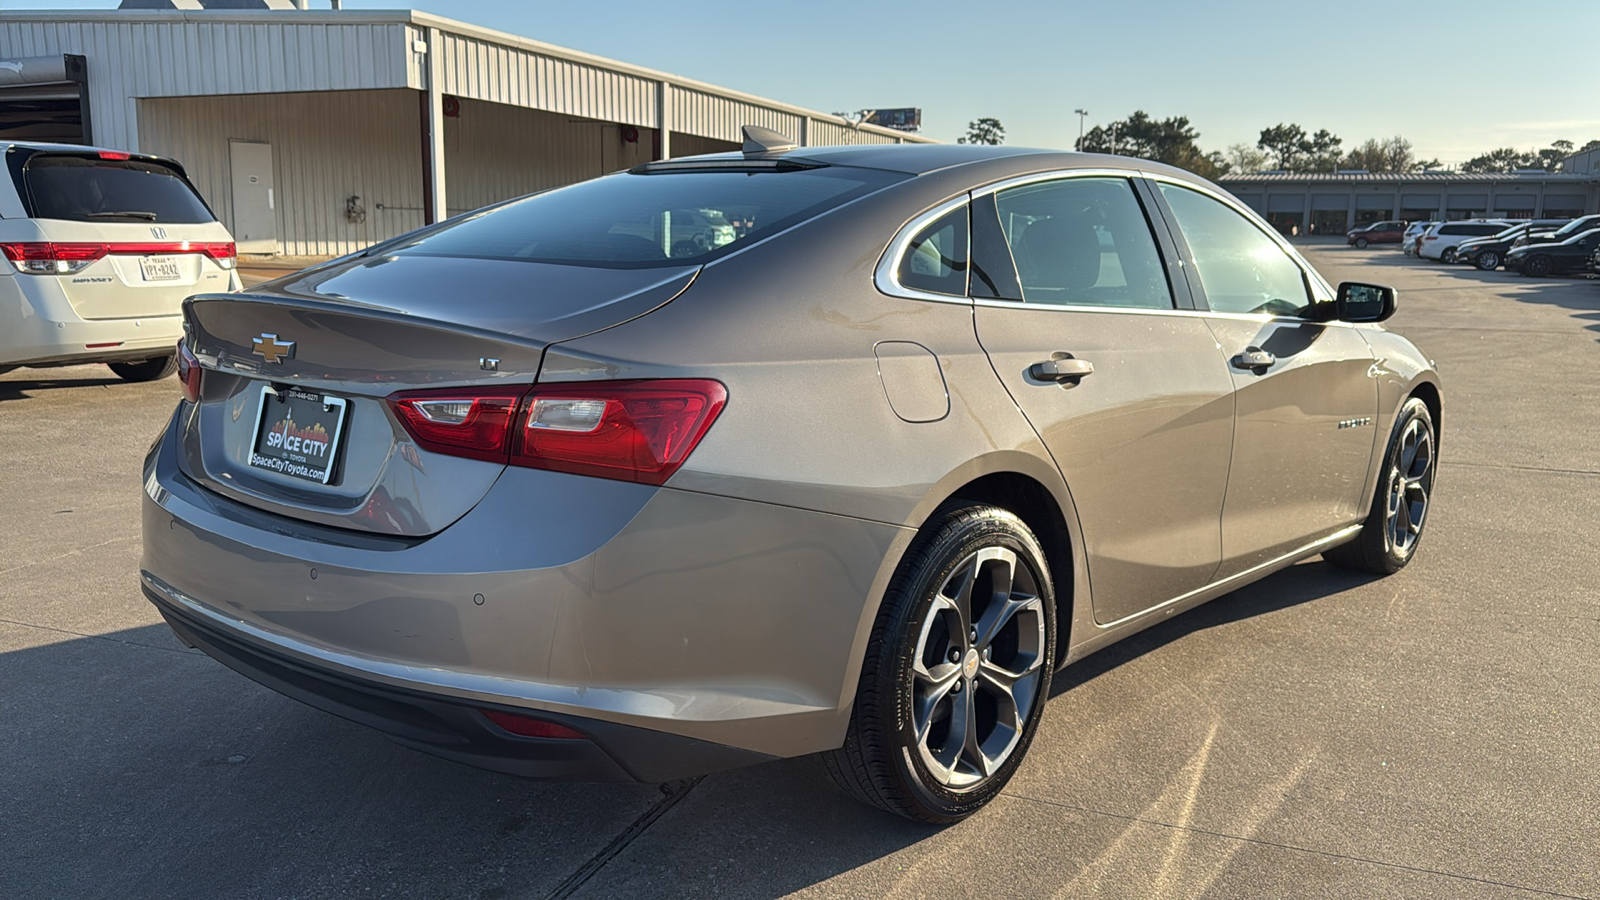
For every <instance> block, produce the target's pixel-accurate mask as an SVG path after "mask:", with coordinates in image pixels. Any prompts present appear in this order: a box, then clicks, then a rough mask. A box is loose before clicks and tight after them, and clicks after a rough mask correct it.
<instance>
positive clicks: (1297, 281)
mask: <svg viewBox="0 0 1600 900" xmlns="http://www.w3.org/2000/svg"><path fill="white" fill-rule="evenodd" d="M1158 184H1159V185H1160V188H1161V195H1162V196H1163V197H1165V198H1166V200H1167V205H1168V206H1170V207H1172V214H1173V215H1174V216H1175V217H1176V218H1177V220H1178V228H1179V230H1180V231H1182V232H1183V237H1184V240H1185V241H1187V242H1188V244H1189V252H1190V253H1191V254H1193V255H1194V266H1195V269H1196V270H1197V272H1198V274H1199V276H1200V284H1201V286H1202V287H1203V288H1205V293H1206V301H1207V302H1208V303H1209V304H1210V306H1211V308H1212V309H1213V310H1215V311H1217V312H1230V313H1267V314H1270V315H1274V316H1298V315H1302V314H1304V313H1305V312H1306V310H1307V309H1308V308H1309V307H1310V306H1311V296H1310V293H1309V292H1308V290H1307V288H1306V277H1305V273H1304V272H1302V271H1301V270H1300V266H1299V264H1298V263H1296V262H1295V261H1294V259H1292V258H1291V257H1290V256H1289V254H1288V253H1286V252H1284V250H1283V248H1282V247H1280V246H1278V244H1277V242H1276V241H1274V240H1272V239H1271V238H1269V237H1268V236H1267V235H1266V233H1265V232H1264V231H1262V230H1261V229H1260V228H1258V227H1256V225H1255V223H1253V222H1251V221H1250V220H1249V219H1247V218H1245V217H1244V216H1243V215H1240V214H1239V213H1238V212H1236V211H1235V210H1233V209H1231V208H1229V207H1228V205H1227V204H1225V203H1222V202H1221V201H1219V200H1215V199H1213V198H1211V197H1207V196H1206V195H1205V194H1202V193H1200V192H1199V191H1194V190H1190V189H1188V188H1184V187H1179V186H1177V185H1175V184H1168V183H1166V182H1158Z"/></svg>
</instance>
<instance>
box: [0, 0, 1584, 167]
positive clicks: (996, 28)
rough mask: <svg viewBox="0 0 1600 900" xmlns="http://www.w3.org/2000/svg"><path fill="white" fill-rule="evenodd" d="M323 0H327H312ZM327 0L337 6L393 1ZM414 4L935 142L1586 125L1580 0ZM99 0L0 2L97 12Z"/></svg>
mask: <svg viewBox="0 0 1600 900" xmlns="http://www.w3.org/2000/svg"><path fill="white" fill-rule="evenodd" d="M311 5H312V6H313V8H326V7H327V5H328V4H327V0H311ZM402 5H403V4H401V3H398V2H395V0H345V7H346V8H374V9H381V8H397V7H400V6H402ZM411 5H412V6H413V7H414V8H417V9H421V10H425V11H427V12H431V13H435V14H437V15H442V16H448V17H451V18H455V19H461V20H463V21H467V22H471V23H474V24H477V25H484V26H488V27H491V28H497V29H500V30H503V31H509V32H513V33H515V34H520V35H524V36H526V37H530V38H534V39H536V40H541V41H546V42H548V43H552V44H559V45H561V46H565V47H571V48H574V49H578V50H583V51H587V52H589V53H595V54H599V55H601V56H608V57H613V58H616V59H620V60H625V61H627V62H631V63H634V64H637V65H643V66H649V67H651V68H655V69H661V70H664V71H667V72H671V73H674V74H677V75H681V76H684V77H688V78H695V79H699V80H701V81H709V82H711V83H713V84H719V85H723V86H726V87H731V88H735V89H738V90H742V91H747V92H749V93H753V94H759V95H761V96H765V97H771V98H773V99H776V100H783V101H785V102H789V103H795V104H799V105H801V106H806V107H810V108H813V109H818V110H822V111H824V112H832V111H837V110H855V109H861V108H874V107H884V108H887V107H898V106H918V107H921V108H922V113H923V118H922V121H923V133H924V134H927V135H929V136H931V137H934V138H938V139H940V140H955V139H956V138H957V137H958V136H960V135H961V134H963V133H964V132H965V127H966V123H967V122H968V121H970V120H972V119H975V118H978V117H980V116H993V117H995V118H998V119H999V120H1000V121H1001V122H1002V123H1003V124H1004V125H1005V127H1006V132H1007V140H1006V143H1008V144H1015V145H1021V146H1039V147H1071V146H1072V142H1073V141H1074V140H1075V139H1076V138H1077V135H1078V116H1076V115H1074V114H1073V112H1072V111H1073V110H1074V109H1078V108H1083V109H1087V110H1088V111H1089V117H1088V124H1089V127H1091V128H1092V127H1094V125H1095V124H1097V123H1104V122H1108V121H1111V120H1113V119H1120V118H1123V117H1125V116H1127V115H1128V114H1129V113H1131V112H1133V111H1134V110H1135V109H1144V110H1145V111H1147V112H1149V113H1150V114H1151V115H1153V116H1156V117H1158V118H1165V117H1167V116H1172V115H1185V116H1188V117H1189V119H1190V121H1191V122H1192V123H1193V124H1194V126H1195V128H1197V129H1198V130H1199V131H1200V145H1201V147H1202V148H1203V149H1206V150H1221V149H1223V148H1225V147H1226V146H1227V145H1229V144H1233V143H1240V142H1243V143H1249V144H1254V143H1255V140H1256V137H1257V135H1258V134H1259V132H1260V131H1261V129H1262V128H1265V127H1268V126H1271V125H1275V124H1277V123H1279V122H1297V123H1299V124H1300V125H1302V126H1304V127H1305V128H1306V129H1307V130H1308V131H1315V130H1316V129H1318V128H1327V129H1329V130H1330V131H1332V132H1334V133H1335V134H1337V135H1339V136H1340V137H1342V138H1344V146H1345V147H1346V148H1347V149H1348V148H1349V147H1351V146H1353V145H1355V144H1358V143H1360V142H1361V141H1363V140H1365V139H1366V138H1369V137H1378V138H1383V137H1389V136H1392V135H1396V134H1400V135H1404V136H1405V137H1407V138H1409V139H1410V140H1411V141H1412V143H1413V144H1415V145H1416V152H1417V154H1418V156H1419V157H1421V158H1424V159H1427V158H1434V157H1437V158H1439V159H1441V160H1443V161H1444V162H1446V163H1460V162H1464V161H1465V160H1467V159H1469V158H1470V157H1472V156H1475V155H1477V154H1478V153H1481V152H1484V151H1487V150H1491V149H1494V148H1496V147H1505V146H1511V147H1517V148H1521V149H1532V148H1536V147H1544V146H1547V145H1548V144H1549V143H1550V142H1551V141H1553V140H1556V139H1558V138H1565V139H1567V140H1571V141H1574V142H1576V143H1577V144H1579V145H1580V146H1581V145H1582V144H1584V143H1585V142H1587V141H1589V140H1591V139H1597V138H1600V70H1597V69H1596V67H1595V62H1596V60H1600V0H1544V2H1541V3H1533V4H1518V3H1513V2H1507V0H1410V2H1386V0H1369V2H1366V3H1362V2H1360V0H1342V2H1328V0H1317V2H1307V0H1275V2H1267V0H1121V2H1117V0H1100V2H1082V0H1056V2H1044V0H988V2H981V0H980V2H972V0H968V2H951V0H917V2H894V3H874V2H870V0H853V2H852V0H804V2H778V3H757V2H750V0H746V2H727V0H691V2H686V0H673V2H663V0H652V2H643V0H593V2H585V0H563V2H537V0H413V3H412V4H411ZM115 6H116V2H115V0H54V2H50V0H43V2H41V0H0V8H4V9H22V8H56V9H60V8H83V9H93V8H101V9H104V8H112V7H115Z"/></svg>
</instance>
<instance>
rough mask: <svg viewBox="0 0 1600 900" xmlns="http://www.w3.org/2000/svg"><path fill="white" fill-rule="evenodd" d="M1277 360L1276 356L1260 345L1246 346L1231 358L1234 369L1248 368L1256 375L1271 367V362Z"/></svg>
mask: <svg viewBox="0 0 1600 900" xmlns="http://www.w3.org/2000/svg"><path fill="white" fill-rule="evenodd" d="M1277 361H1278V358H1277V357H1276V356H1273V355H1272V354H1271V353H1268V352H1267V351H1265V350H1263V349H1261V348H1260V347H1246V348H1245V350H1244V352H1243V353H1241V354H1239V355H1238V356H1235V357H1234V358H1233V359H1232V360H1231V362H1232V363H1233V367H1234V368H1235V369H1249V370H1251V371H1252V372H1255V373H1256V374H1257V375H1260V374H1261V373H1262V372H1264V371H1266V370H1267V369H1270V368H1272V364H1273V363H1275V362H1277Z"/></svg>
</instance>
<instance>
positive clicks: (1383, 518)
mask: <svg viewBox="0 0 1600 900" xmlns="http://www.w3.org/2000/svg"><path fill="white" fill-rule="evenodd" d="M1438 437H1439V435H1438V432H1437V431H1435V430H1434V424H1433V414H1432V413H1430V412H1429V411H1428V405H1427V404H1426V403H1423V402H1422V401H1421V400H1420V399H1418V398H1416V397H1412V398H1411V399H1409V400H1407V401H1406V405H1405V406H1403V407H1401V408H1400V415H1399V416H1398V417H1396V419H1395V423H1394V432H1393V435H1392V436H1391V437H1390V438H1389V449H1388V451H1387V452H1386V453H1385V454H1384V457H1383V469H1382V470H1381V473H1380V475H1379V477H1378V489H1377V493H1376V495H1375V496H1374V497H1373V498H1372V511H1371V512H1369V513H1368V514H1367V520H1366V522H1365V523H1363V524H1362V526H1361V532H1360V533H1359V534H1357V535H1356V538H1355V540H1353V541H1351V542H1349V543H1348V544H1340V545H1339V546H1337V547H1334V548H1332V549H1329V550H1325V551H1323V553H1322V558H1323V559H1326V560H1327V561H1328V562H1331V563H1333V564H1334V565H1336V566H1340V567H1342V568H1346V569H1354V570H1356V571H1358V572H1371V573H1373V574H1375V575H1390V574H1393V573H1395V572H1398V571H1400V570H1401V569H1403V568H1405V567H1406V564H1407V563H1409V562H1411V559H1412V557H1414V556H1416V554H1417V544H1418V543H1420V542H1421V540H1422V529H1423V526H1424V525H1425V524H1426V523H1427V516H1428V510H1429V509H1430V508H1431V506H1432V500H1433V473H1434V470H1435V468H1437V465H1436V464H1437V462H1438V460H1437V453H1436V450H1435V448H1436V447H1437V446H1438Z"/></svg>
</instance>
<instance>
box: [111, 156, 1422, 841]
mask: <svg viewBox="0 0 1600 900" xmlns="http://www.w3.org/2000/svg"><path fill="white" fill-rule="evenodd" d="M1394 302H1395V298H1394V293H1393V291H1391V290H1389V289H1387V288H1383V287H1380V286H1376V285H1364V284H1344V285H1340V286H1339V287H1338V288H1337V289H1335V288H1334V287H1332V286H1331V285H1329V284H1327V283H1326V282H1324V281H1323V279H1322V278H1321V277H1319V276H1318V275H1317V273H1316V272H1315V271H1314V270H1313V269H1312V268H1311V267H1310V266H1309V265H1307V264H1306V262H1305V261H1304V260H1303V259H1301V258H1300V256H1299V255H1298V254H1297V253H1296V252H1295V251H1294V250H1293V249H1292V248H1291V247H1290V246H1289V245H1288V244H1286V243H1285V242H1284V241H1283V240H1282V239H1281V238H1280V237H1279V236H1278V235H1277V234H1276V233H1275V232H1274V231H1273V230H1272V229H1271V228H1270V227H1267V226H1266V225H1265V224H1264V223H1263V222H1262V221H1261V220H1260V219H1259V218H1257V217H1256V216H1255V215H1254V214H1253V213H1251V212H1250V211H1249V210H1247V209H1246V208H1244V207H1243V206H1241V205H1240V204H1239V203H1238V202H1237V201H1236V200H1235V199H1233V198H1232V197H1231V196H1229V195H1228V194H1227V193H1226V192H1224V191H1222V190H1220V189H1218V188H1217V187H1215V186H1213V185H1211V184H1209V183H1207V182H1205V181H1202V180H1200V179H1198V178H1195V177H1194V176H1192V175H1189V174H1187V173H1184V172H1181V171H1178V170H1175V169H1171V168H1168V167H1165V166H1161V165H1157V164H1154V163H1146V162H1142V161H1138V160H1133V159H1127V158H1122V157H1108V156H1093V155H1085V154H1072V153H1054V152H1041V151H1024V150H1014V149H1008V148H988V147H971V146H893V147H855V148H828V149H819V148H805V149H799V148H793V147H792V146H786V145H785V144H784V143H783V142H781V141H780V140H779V139H778V136H776V135H773V134H771V133H763V132H760V131H759V130H756V129H750V130H749V136H748V139H747V142H746V149H745V151H744V152H742V153H730V154H722V155H717V156H708V157H696V158H690V159H678V160H669V161H662V162H655V163H650V164H647V165H644V166H640V167H638V168H635V169H632V170H629V171H627V172H621V173H617V174H614V175H610V176H607V177H603V178H599V179H595V180H593V181H588V182H584V183H581V184H576V185H573V186H570V187H566V188H561V189H559V190H553V191H549V192H545V193H541V194H537V195H534V196H530V197H526V198H523V199H520V200H516V201H513V202H509V203H506V204H502V205H500V206H497V207H493V208H490V209H487V210H481V211H478V212H476V213H472V214H469V215H466V216H463V217H460V218H458V219H455V220H452V221H449V222H446V223H443V224H441V225H438V226H433V227H431V228H427V229H424V230H421V231H418V232H415V233H412V234H409V235H406V236H404V237H401V238H398V239H396V240H393V241H390V242H387V243H384V244H380V245H377V246H374V247H372V248H370V249H369V250H367V251H365V252H363V253H360V254H357V255H355V256H350V257H345V258H342V259H338V260H334V261H332V262H330V263H327V264H325V265H322V266H319V267H316V268H313V269H309V270H306V271H304V272H300V273H297V274H295V275H292V276H289V277H287V278H284V279H281V280H279V281H276V282H272V283H269V284H266V285H262V286H260V287H258V288H256V289H254V290H252V291H250V292H248V293H245V294H229V295H202V296H198V297H195V298H193V299H191V300H190V301H189V302H188V303H187V304H186V308H185V314H186V324H187V337H186V338H185V341H184V343H183V345H182V346H181V348H180V350H181V353H180V356H181V360H180V363H181V368H180V376H181V378H182V382H183V388H184V392H185V397H184V399H183V400H182V402H181V403H180V404H179V405H178V408H177V410H176V412H175V413H174V415H173V416H172V419H171V421H170V422H169V423H168V425H167V426H166V429H165V432H164V433H163V434H162V436H161V437H160V439H159V440H158V441H157V443H156V444H155V445H154V447H153V448H152V450H151V452H150V455H149V458H148V460H147V462H146V467H145V473H144V488H145V494H146V497H145V500H144V558H143V563H142V569H143V571H142V584H143V588H144V592H145V594H146V595H147V596H148V598H149V599H150V600H151V602H153V603H154V604H155V605H156V606H157V607H158V608H159V609H160V611H161V612H162V614H163V615H164V616H165V617H166V619H167V620H168V622H170V623H171V625H172V627H173V629H174V630H175V631H176V632H177V633H178V635H179V636H180V637H181V638H182V639H183V640H185V641H186V642H188V643H190V644H192V645H195V646H198V647H200V648H202V649H204V650H205V651H206V652H208V653H210V654H211V655H213V656H215V657H216V658H218V659H219V660H221V661H222V662H224V663H226V664H227V665H229V666H231V667H233V668H235V669H237V670H239V671H240V672H242V673H244V674H245V675H247V676H249V677H251V678H253V679H256V680H257V681H260V682H262V683H264V684H267V685H269V686H271V687H273V688H275V689H277V690H279V691H282V692H283V693H285V694H288V695H289V696H291V697H295V698H297V699H300V700H303V701H305V702H307V703H309V704H311V705H313V706H316V707H319V708H322V709H325V710H328V711H331V712H334V713H337V714H339V715H342V716H345V717H347V718H350V719H353V720H356V721H358V722H362V723H365V724H368V725H371V726H373V727H375V728H377V729H380V730H382V731H383V732H384V733H386V734H387V735H389V736H390V737H391V738H393V739H394V740H396V741H399V742H400V743H402V744H405V745H407V746H410V747H414V748H417V749H419V750H423V751H426V752H429V753H433V754H437V755H439V756H442V757H445V758H448V759H453V760H457V761H461V762H465V763H469V764H472V765H477V766H482V767H485V768H489V769H494V770H498V771H502V772H508V773H514V774H519V775H527V776H533V777H542V778H574V779H601V780H603V779H628V780H638V781H665V780H669V779H673V778H679V777H684V776H687V775H693V774H697V773H703V772H708V771H712V770H716V769H721V768H727V767H732V766H738V765H743V764H748V763H753V762H757V761H760V760H766V759H772V758H776V757H792V756H799V755H802V754H814V753H815V754H821V755H822V758H823V759H824V760H825V762H826V765H827V768H828V770H829V771H830V772H831V773H832V775H833V776H834V778H835V780H837V781H838V782H839V784H841V785H842V786H843V787H844V788H846V789H847V790H849V791H851V792H853V793H854V794H856V795H858V796H860V797H861V798H862V799H864V800H866V801H868V802H870V803H873V804H876V805H879V806H881V807H883V808H885V809H889V810H892V811H894V812H897V813H900V814H902V815H905V816H909V817H911V818H915V819H919V820H923V821H930V822H951V821H956V820H958V819H960V818H962V817H964V816H967V815H969V814H971V813H972V812H974V811H975V810H977V809H978V808H980V807H981V806H983V804H985V803H986V802H988V801H989V800H990V799H992V798H993V797H994V796H995V794H996V793H998V792H999V790H1000V789H1001V788H1002V787H1003V786H1004V785H1005V783H1006V781H1007V779H1008V778H1009V777H1010V776H1011V774H1012V773H1013V772H1014V771H1015V770H1016V768H1017V766H1018V765H1019V763H1020V762H1021V760H1022V758H1023V755H1024V753H1025V752H1026V751H1027V750H1028V746H1029V743H1030V741H1031V739H1032V738H1033V735H1034V732H1035V730H1036V727H1037V725H1038V722H1039V718H1040V715H1041V712H1042V709H1043V706H1044V702H1045V699H1046V698H1047V697H1048V696H1049V689H1050V682H1051V676H1052V674H1053V673H1054V672H1056V671H1057V670H1059V669H1060V668H1062V667H1064V666H1067V665H1070V664H1072V663H1073V662H1074V661H1076V660H1079V659H1082V658H1083V657H1084V656H1086V655H1088V654H1090V653H1093V652H1094V651H1095V650H1098V649H1100V648H1102V647H1105V646H1107V645H1108V644H1111V643H1112V642H1114V641H1117V640H1120V639H1121V638H1124V637H1127V636H1128V635H1131V634H1133V633H1135V632H1137V631H1139V630H1140V629H1143V628H1145V627H1147V626H1149V625H1151V624H1154V623H1156V622H1160V621H1163V620H1165V619H1166V618H1167V617H1168V616H1170V615H1172V614H1174V613H1178V612H1181V611H1183V610H1185V609H1188V608H1190V607H1193V606H1195V605H1197V604H1200V603H1203V602H1205V601H1207V600H1209V599H1211V598H1214V597H1217V596H1219V595H1221V594H1224V593H1227V592H1228V591H1231V590H1233V589H1235V588H1237V587H1239V586H1241V585H1243V584H1246V583H1248V582H1250V581H1253V580H1255V579H1259V578H1262V577H1264V576H1266V575H1268V574H1270V573H1272V572H1274V571H1277V570H1279V569H1282V568H1284V567H1285V566H1288V565H1290V564H1292V563H1294V562H1295V561H1297V560H1300V559H1304V558H1306V557H1309V556H1314V555H1316V554H1322V555H1323V556H1324V557H1326V558H1327V559H1328V560H1330V561H1332V562H1334V563H1337V564H1339V565H1341V566H1347V567H1353V568H1356V569H1361V570H1365V571H1369V572H1376V573H1389V572H1394V571H1396V570H1398V569H1400V568H1401V567H1403V566H1405V565H1406V563H1407V562H1408V561H1409V560H1410V559H1411V558H1412V556H1413V554H1414V553H1415V552H1416V549H1417V546H1418V541H1419V539H1420V537H1421V534H1422V531H1423V528H1424V525H1425V524H1426V521H1427V517H1428V506H1429V494H1430V491H1431V488H1432V483H1433V477H1434V455H1435V450H1436V447H1437V442H1438V426H1439V421H1440V402H1441V401H1440V388H1439V381H1438V377H1437V375H1436V373H1435V372H1434V370H1433V369H1432V367H1431V366H1430V365H1429V363H1428V361H1427V359H1426V358H1425V357H1424V356H1423V355H1422V354H1421V353H1419V352H1418V351H1417V349H1416V348H1415V347H1413V346H1412V345H1411V344H1410V343H1408V342H1407V341H1405V340H1404V339H1402V338H1400V337H1397V336H1395V335H1393V334H1390V333H1388V332H1386V331H1385V330H1384V329H1383V328H1382V327H1381V326H1380V325H1379V324H1377V323H1378V322H1380V321H1382V320H1383V319H1385V318H1387V317H1388V316H1389V315H1390V314H1391V313H1392V312H1393V310H1394ZM1240 652H1246V651H1245V650H1241V651H1240ZM1055 749H1058V748H1045V749H1044V752H1051V751H1053V750H1055Z"/></svg>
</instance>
